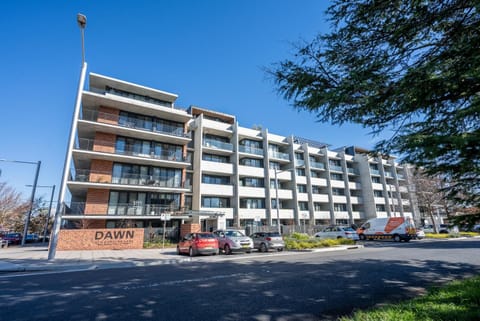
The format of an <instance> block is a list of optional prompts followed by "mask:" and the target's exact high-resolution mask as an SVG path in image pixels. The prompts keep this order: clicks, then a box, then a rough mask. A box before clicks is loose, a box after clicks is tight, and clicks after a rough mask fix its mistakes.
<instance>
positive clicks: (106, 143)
mask: <svg viewBox="0 0 480 321" xmlns="http://www.w3.org/2000/svg"><path fill="white" fill-rule="evenodd" d="M116 139H117V136H116V135H114V134H107V133H100V132H96V133H95V142H94V144H93V151H94V152H104V153H112V154H113V153H115V141H116Z"/></svg>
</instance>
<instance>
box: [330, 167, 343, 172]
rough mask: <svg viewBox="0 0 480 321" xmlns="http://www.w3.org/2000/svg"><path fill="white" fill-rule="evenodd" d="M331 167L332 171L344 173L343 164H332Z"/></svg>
mask: <svg viewBox="0 0 480 321" xmlns="http://www.w3.org/2000/svg"><path fill="white" fill-rule="evenodd" d="M329 167H330V170H331V171H335V172H342V173H343V169H342V166H336V165H330V166H329Z"/></svg>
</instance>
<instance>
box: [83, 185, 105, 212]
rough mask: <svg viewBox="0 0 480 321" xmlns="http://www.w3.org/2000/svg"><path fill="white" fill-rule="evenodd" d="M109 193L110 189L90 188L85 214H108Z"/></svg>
mask: <svg viewBox="0 0 480 321" xmlns="http://www.w3.org/2000/svg"><path fill="white" fill-rule="evenodd" d="M109 192H110V191H109V190H108V189H97V188H89V189H88V191H87V201H86V204H85V214H99V215H105V214H107V208H108V198H109V195H110V193H109Z"/></svg>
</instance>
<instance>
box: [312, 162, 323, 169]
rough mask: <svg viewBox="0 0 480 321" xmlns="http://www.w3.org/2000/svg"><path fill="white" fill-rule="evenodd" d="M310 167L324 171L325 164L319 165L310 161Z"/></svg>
mask: <svg viewBox="0 0 480 321" xmlns="http://www.w3.org/2000/svg"><path fill="white" fill-rule="evenodd" d="M310 167H313V168H319V169H325V164H323V163H319V162H313V161H310Z"/></svg>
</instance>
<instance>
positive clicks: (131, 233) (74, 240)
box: [57, 228, 144, 251]
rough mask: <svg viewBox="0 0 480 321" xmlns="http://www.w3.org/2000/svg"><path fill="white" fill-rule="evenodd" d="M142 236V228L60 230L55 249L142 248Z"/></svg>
mask: <svg viewBox="0 0 480 321" xmlns="http://www.w3.org/2000/svg"><path fill="white" fill-rule="evenodd" d="M143 237H144V229H143V228H128V229H82V230H60V234H59V236H58V244H57V250H59V251H75V250H125V249H142V248H143Z"/></svg>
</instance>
